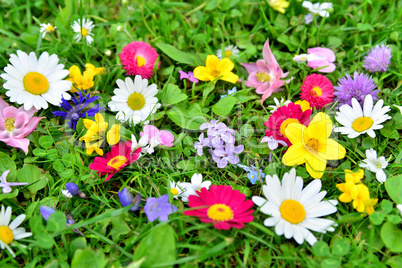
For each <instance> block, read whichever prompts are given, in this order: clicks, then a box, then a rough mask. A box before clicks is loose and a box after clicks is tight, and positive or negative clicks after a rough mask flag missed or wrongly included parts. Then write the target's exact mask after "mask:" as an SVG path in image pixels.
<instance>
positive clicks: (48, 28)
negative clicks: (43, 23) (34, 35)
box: [46, 25, 54, 32]
mask: <svg viewBox="0 0 402 268" xmlns="http://www.w3.org/2000/svg"><path fill="white" fill-rule="evenodd" d="M53 30H54V27H53V26H52V25H49V26H47V27H46V32H53Z"/></svg>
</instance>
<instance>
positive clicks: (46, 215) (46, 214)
mask: <svg viewBox="0 0 402 268" xmlns="http://www.w3.org/2000/svg"><path fill="white" fill-rule="evenodd" d="M39 211H40V214H41V215H42V217H43V218H44V219H45V220H46V221H47V220H48V219H49V217H50V215H52V214H53V213H55V212H56V210H55V209H54V208H51V207H47V206H41V207H40V209H39Z"/></svg>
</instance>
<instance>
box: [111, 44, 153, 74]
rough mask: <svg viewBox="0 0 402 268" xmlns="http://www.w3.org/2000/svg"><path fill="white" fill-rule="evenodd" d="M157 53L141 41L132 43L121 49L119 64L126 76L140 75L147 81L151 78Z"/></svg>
mask: <svg viewBox="0 0 402 268" xmlns="http://www.w3.org/2000/svg"><path fill="white" fill-rule="evenodd" d="M158 56H159V55H158V53H157V52H156V50H155V49H154V48H153V47H151V45H150V44H148V43H145V42H142V41H133V42H131V43H129V44H128V45H126V46H125V47H124V48H123V51H122V52H121V53H120V54H119V57H120V61H121V64H123V68H124V69H125V70H126V71H127V75H137V74H138V75H141V77H142V78H145V79H149V78H151V76H152V71H153V69H154V65H155V62H156V60H157V58H158Z"/></svg>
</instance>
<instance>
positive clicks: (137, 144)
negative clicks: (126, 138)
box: [131, 134, 148, 152]
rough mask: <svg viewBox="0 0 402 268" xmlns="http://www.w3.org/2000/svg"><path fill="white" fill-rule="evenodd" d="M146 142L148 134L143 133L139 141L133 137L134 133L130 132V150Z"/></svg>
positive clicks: (142, 145) (143, 145) (142, 146)
mask: <svg viewBox="0 0 402 268" xmlns="http://www.w3.org/2000/svg"><path fill="white" fill-rule="evenodd" d="M147 144H148V135H146V134H145V135H143V136H142V137H141V138H140V139H139V141H138V142H137V139H136V138H135V136H134V134H131V151H132V152H133V151H135V150H137V149H138V148H144V147H145V146H146V145H147Z"/></svg>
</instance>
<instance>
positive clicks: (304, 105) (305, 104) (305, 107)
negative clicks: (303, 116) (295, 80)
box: [295, 100, 313, 112]
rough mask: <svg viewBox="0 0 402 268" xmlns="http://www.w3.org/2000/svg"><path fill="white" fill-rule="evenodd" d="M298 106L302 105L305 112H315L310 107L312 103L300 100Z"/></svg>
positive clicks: (297, 102)
mask: <svg viewBox="0 0 402 268" xmlns="http://www.w3.org/2000/svg"><path fill="white" fill-rule="evenodd" d="M295 104H296V105H300V107H301V109H302V111H303V112H305V111H307V110H313V109H312V108H311V107H310V103H309V102H308V101H306V100H298V101H296V102H295Z"/></svg>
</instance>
